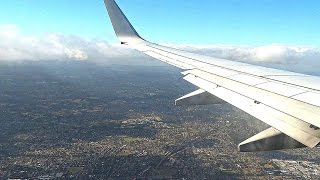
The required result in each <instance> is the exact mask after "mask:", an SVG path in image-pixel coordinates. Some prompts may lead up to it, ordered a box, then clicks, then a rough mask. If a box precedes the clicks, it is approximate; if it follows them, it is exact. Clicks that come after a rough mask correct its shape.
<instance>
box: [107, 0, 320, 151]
mask: <svg viewBox="0 0 320 180" xmlns="http://www.w3.org/2000/svg"><path fill="white" fill-rule="evenodd" d="M104 2H105V5H106V7H107V11H108V13H109V17H110V19H111V22H112V25H113V27H114V30H115V33H116V34H117V36H118V38H119V40H120V41H121V44H124V45H128V46H130V47H132V48H134V49H137V50H138V51H141V52H142V53H145V54H147V55H149V56H151V57H154V58H156V59H158V60H161V61H163V62H166V63H168V64H171V65H173V66H176V67H178V68H181V69H182V70H183V72H182V74H183V75H184V79H185V80H186V81H188V82H190V83H192V84H194V85H196V86H198V87H199V90H197V91H195V92H192V93H190V94H188V95H186V96H184V97H181V98H179V99H177V100H176V105H200V104H201V105H202V104H219V103H223V102H227V103H230V104H232V105H233V106H235V107H237V108H239V109H241V110H243V111H245V112H246V113H248V114H250V115H252V116H254V117H255V118H257V119H259V120H261V121H263V122H265V123H266V124H268V125H270V126H271V127H270V128H269V129H267V130H265V131H263V132H261V133H259V134H257V135H255V136H253V137H251V138H249V139H248V140H246V141H244V142H242V143H241V144H240V145H239V151H241V152H254V151H268V150H280V149H293V148H301V147H310V148H314V147H315V146H317V145H318V144H319V143H320V129H319V127H320V78H319V77H314V76H309V75H304V74H298V73H293V72H287V71H282V70H277V69H271V68H266V67H260V66H255V65H250V64H246V63H241V62H235V61H230V60H226V59H219V58H214V57H209V56H204V55H198V54H194V53H189V52H185V51H182V50H178V49H174V48H170V47H165V46H161V45H158V44H155V43H151V42H148V41H146V40H144V39H143V38H142V37H141V36H140V35H139V34H138V33H137V32H136V30H135V29H134V28H133V26H132V25H131V23H130V22H129V20H128V19H127V18H126V16H125V15H124V13H123V12H122V11H121V9H120V8H119V6H118V5H117V4H116V2H115V1H114V0H104Z"/></svg>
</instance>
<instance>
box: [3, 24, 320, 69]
mask: <svg viewBox="0 0 320 180" xmlns="http://www.w3.org/2000/svg"><path fill="white" fill-rule="evenodd" d="M176 47H177V48H180V49H184V50H188V51H192V52H197V53H200V54H205V55H210V56H214V57H220V58H225V59H231V60H236V61H243V62H249V63H254V64H259V65H264V66H270V67H275V68H281V69H286V70H291V71H298V72H309V73H317V74H320V73H318V69H320V50H319V48H315V47H302V46H286V45H279V44H271V45H267V46H259V47H248V46H229V45H178V46H176ZM146 57H147V56H144V55H142V54H141V53H138V52H136V51H134V50H131V49H127V48H126V49H124V48H123V46H121V47H120V46H117V45H110V44H108V43H107V42H106V41H101V40H86V39H84V38H81V37H76V36H65V35H61V34H56V33H50V34H47V35H45V36H42V37H37V36H27V35H24V34H23V33H22V31H21V30H20V29H19V28H18V27H17V26H15V25H0V61H1V60H4V61H21V60H34V61H38V60H77V61H83V60H94V61H100V62H110V61H112V62H116V61H117V60H118V61H122V62H123V61H125V63H133V64H135V63H137V64H146V63H149V64H156V61H151V62H149V60H150V59H149V58H146ZM119 59H120V60H119ZM138 59H139V61H140V62H137V61H138ZM158 65H159V64H158Z"/></svg>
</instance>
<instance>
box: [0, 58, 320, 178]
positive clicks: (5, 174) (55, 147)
mask: <svg viewBox="0 0 320 180" xmlns="http://www.w3.org/2000/svg"><path fill="white" fill-rule="evenodd" d="M194 90H196V87H194V86H192V85H190V84H188V83H187V82H185V81H183V79H182V76H181V74H180V71H179V70H178V69H175V68H172V67H169V66H154V67H152V66H150V67H148V68H146V67H144V66H133V65H112V66H110V65H109V66H106V65H97V64H95V63H90V62H64V61H43V62H41V61H39V62H27V61H25V62H20V63H18V62H17V63H5V62H2V63H0V110H1V113H0V122H1V127H0V179H318V178H319V177H320V166H319V164H320V158H319V157H320V151H319V149H318V148H315V149H297V150H286V151H273V152H258V153H239V152H238V151H237V145H238V144H239V143H240V142H242V141H244V140H245V139H247V138H249V137H251V136H253V135H254V134H256V133H258V132H259V131H261V130H264V129H267V128H268V126H267V125H265V124H263V123H262V122H260V121H259V120H257V119H254V118H252V117H251V116H250V115H248V114H246V113H244V112H241V111H240V110H238V109H236V108H234V107H232V106H231V105H228V104H223V105H210V106H185V107H177V106H175V105H174V100H175V99H177V98H179V97H181V96H183V95H184V94H187V93H189V92H191V91H194Z"/></svg>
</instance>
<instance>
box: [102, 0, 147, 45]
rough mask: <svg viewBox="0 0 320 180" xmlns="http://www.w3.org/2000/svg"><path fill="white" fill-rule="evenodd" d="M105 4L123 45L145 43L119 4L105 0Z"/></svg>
mask: <svg viewBox="0 0 320 180" xmlns="http://www.w3.org/2000/svg"><path fill="white" fill-rule="evenodd" d="M104 3H105V5H106V8H107V11H108V14H109V17H110V20H111V23H112V25H113V29H114V31H115V33H116V35H117V36H118V38H119V40H120V41H121V44H137V43H143V42H144V39H143V38H141V37H140V35H139V34H138V33H137V31H136V30H135V29H134V27H133V26H132V25H131V23H130V22H129V20H128V19H127V17H126V16H125V15H124V13H123V12H122V11H121V9H120V8H119V6H118V5H117V3H116V2H115V1H114V0H104Z"/></svg>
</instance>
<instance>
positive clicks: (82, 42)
mask: <svg viewBox="0 0 320 180" xmlns="http://www.w3.org/2000/svg"><path fill="white" fill-rule="evenodd" d="M136 54H137V53H134V52H133V51H132V50H128V49H127V50H124V49H123V48H120V47H118V46H114V45H110V44H108V43H107V42H105V41H101V40H86V39H83V38H80V37H76V36H64V35H61V34H56V33H50V34H47V35H45V36H42V37H36V36H27V35H24V34H23V33H21V31H20V29H19V28H18V27H17V26H15V25H2V26H0V61H1V60H3V61H21V60H33V61H38V60H75V61H83V60H89V59H90V60H104V59H106V60H108V59H112V58H118V57H125V56H136Z"/></svg>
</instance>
